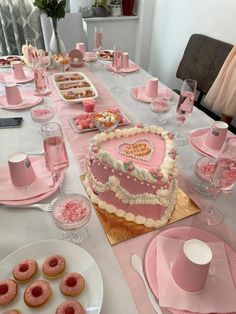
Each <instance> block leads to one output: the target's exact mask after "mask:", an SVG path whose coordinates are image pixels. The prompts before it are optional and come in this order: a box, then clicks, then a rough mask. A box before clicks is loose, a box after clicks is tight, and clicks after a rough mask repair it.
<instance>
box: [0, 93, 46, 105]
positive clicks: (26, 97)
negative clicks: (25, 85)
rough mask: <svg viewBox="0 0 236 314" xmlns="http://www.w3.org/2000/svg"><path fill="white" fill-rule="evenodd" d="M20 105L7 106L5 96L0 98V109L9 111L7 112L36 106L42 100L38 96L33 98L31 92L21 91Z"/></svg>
mask: <svg viewBox="0 0 236 314" xmlns="http://www.w3.org/2000/svg"><path fill="white" fill-rule="evenodd" d="M20 93H21V97H22V103H20V104H18V105H8V103H7V100H6V96H5V95H1V96H0V108H4V109H9V110H20V109H27V108H31V107H33V106H36V105H38V104H39V103H40V102H41V101H42V100H43V98H42V97H38V96H33V94H32V91H28V90H24V91H21V90H20Z"/></svg>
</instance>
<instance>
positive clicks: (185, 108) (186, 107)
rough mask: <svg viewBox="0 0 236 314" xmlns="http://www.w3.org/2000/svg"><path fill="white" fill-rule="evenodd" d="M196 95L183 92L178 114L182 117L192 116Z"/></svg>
mask: <svg viewBox="0 0 236 314" xmlns="http://www.w3.org/2000/svg"><path fill="white" fill-rule="evenodd" d="M193 104H194V93H193V92H188V91H182V92H181V94H180V97H179V103H178V106H177V114H178V115H180V116H190V115H191V114H192V111H193Z"/></svg>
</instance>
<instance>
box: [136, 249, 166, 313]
mask: <svg viewBox="0 0 236 314" xmlns="http://www.w3.org/2000/svg"><path fill="white" fill-rule="evenodd" d="M131 264H132V266H133V267H134V269H135V270H136V271H137V272H138V273H139V275H140V276H141V278H142V280H143V282H144V285H145V288H146V291H147V295H148V297H149V300H150V302H151V304H152V306H153V308H154V310H155V311H156V312H157V314H163V313H162V310H161V308H160V305H159V304H158V302H157V300H156V298H155V296H154V295H153V293H152V291H151V289H150V288H149V285H148V282H147V280H146V277H145V275H144V272H143V262H142V260H141V258H140V257H139V256H138V255H135V254H134V255H132V256H131Z"/></svg>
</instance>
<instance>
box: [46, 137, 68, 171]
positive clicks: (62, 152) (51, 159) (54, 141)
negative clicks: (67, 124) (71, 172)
mask: <svg viewBox="0 0 236 314" xmlns="http://www.w3.org/2000/svg"><path fill="white" fill-rule="evenodd" d="M43 144H44V151H45V161H46V167H47V169H48V170H49V171H51V172H60V171H62V170H63V169H65V168H67V167H68V166H69V160H68V156H67V152H66V147H65V143H64V140H63V137H62V136H51V137H47V138H45V139H44V143H43Z"/></svg>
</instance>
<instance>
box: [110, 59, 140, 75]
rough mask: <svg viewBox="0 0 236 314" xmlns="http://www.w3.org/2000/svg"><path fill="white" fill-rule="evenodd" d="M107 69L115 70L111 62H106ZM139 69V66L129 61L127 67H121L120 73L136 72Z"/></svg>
mask: <svg viewBox="0 0 236 314" xmlns="http://www.w3.org/2000/svg"><path fill="white" fill-rule="evenodd" d="M106 68H107V70H109V71H114V72H116V71H115V69H114V68H113V66H112V64H107V66H106ZM138 70H139V66H138V65H137V64H135V63H132V62H129V67H128V68H122V69H121V72H122V73H131V72H136V71H138Z"/></svg>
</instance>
